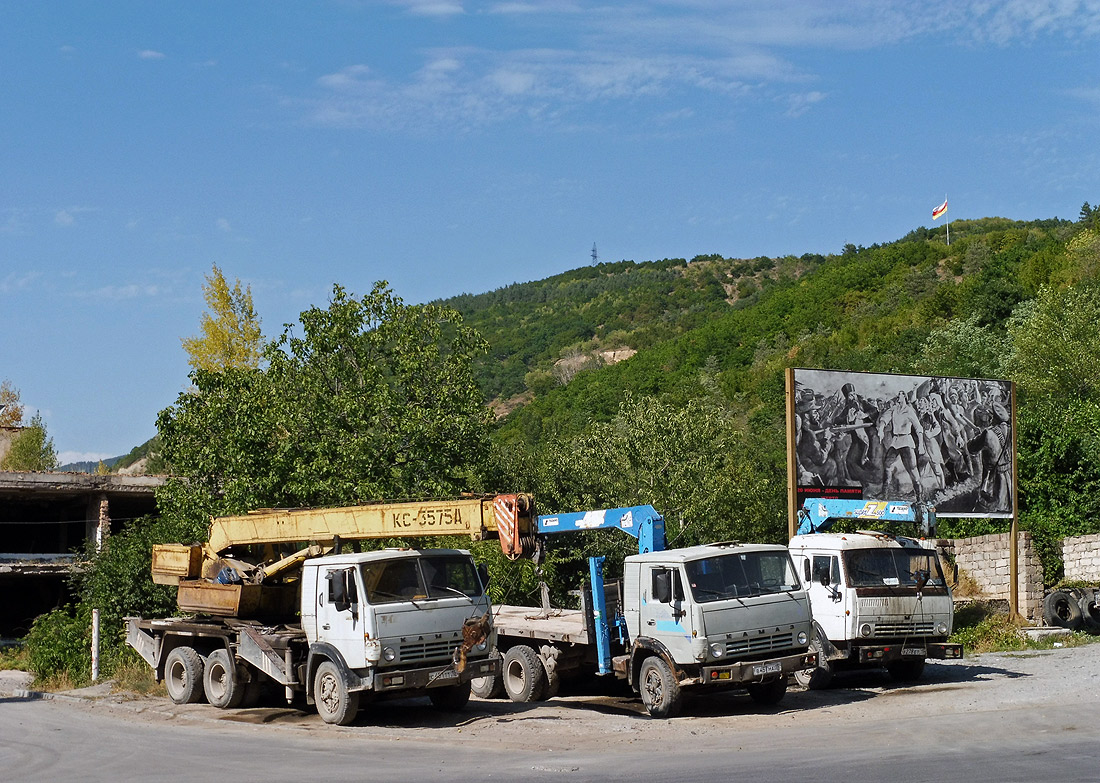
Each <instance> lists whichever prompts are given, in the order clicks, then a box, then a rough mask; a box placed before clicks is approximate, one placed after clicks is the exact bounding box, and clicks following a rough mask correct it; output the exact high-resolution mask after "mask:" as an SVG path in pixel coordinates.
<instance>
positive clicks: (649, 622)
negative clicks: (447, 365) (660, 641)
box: [645, 620, 657, 625]
mask: <svg viewBox="0 0 1100 783" xmlns="http://www.w3.org/2000/svg"><path fill="white" fill-rule="evenodd" d="M645 624H646V625H656V624H657V621H656V620H646V621H645Z"/></svg>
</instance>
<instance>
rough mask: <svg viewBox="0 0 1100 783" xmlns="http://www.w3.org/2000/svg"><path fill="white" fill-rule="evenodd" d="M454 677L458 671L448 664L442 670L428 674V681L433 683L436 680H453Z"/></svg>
mask: <svg viewBox="0 0 1100 783" xmlns="http://www.w3.org/2000/svg"><path fill="white" fill-rule="evenodd" d="M456 677H458V672H456V671H455V670H454V667H453V666H450V667H448V668H446V669H444V670H443V671H439V672H432V673H431V674H430V675H428V682H429V683H433V682H436V681H437V680H453V679H455V678H456Z"/></svg>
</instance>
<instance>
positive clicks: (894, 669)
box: [886, 658, 924, 682]
mask: <svg viewBox="0 0 1100 783" xmlns="http://www.w3.org/2000/svg"><path fill="white" fill-rule="evenodd" d="M886 671H888V672H889V673H890V676H891V677H892V678H893V679H895V680H897V681H898V682H915V681H916V680H919V679H920V678H921V675H922V674H924V659H923V658H902V659H901V660H897V661H890V662H889V663H888V664H886Z"/></svg>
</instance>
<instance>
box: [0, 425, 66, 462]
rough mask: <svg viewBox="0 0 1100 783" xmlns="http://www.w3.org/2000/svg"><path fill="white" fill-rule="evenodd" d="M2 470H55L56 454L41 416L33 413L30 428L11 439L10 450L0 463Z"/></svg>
mask: <svg viewBox="0 0 1100 783" xmlns="http://www.w3.org/2000/svg"><path fill="white" fill-rule="evenodd" d="M0 468H2V469H3V470H38V471H45V470H56V469H57V452H56V451H55V450H54V446H53V438H51V437H50V436H49V435H48V434H47V433H46V424H45V423H44V422H43V421H42V414H40V413H35V414H34V418H32V419H31V423H30V426H28V427H25V428H24V429H23V430H22V431H21V432H20V433H19V434H18V435H16V436H15V437H14V438H12V441H11V449H10V450H9V451H8V453H7V455H6V456H5V457H4V461H3V462H2V463H0Z"/></svg>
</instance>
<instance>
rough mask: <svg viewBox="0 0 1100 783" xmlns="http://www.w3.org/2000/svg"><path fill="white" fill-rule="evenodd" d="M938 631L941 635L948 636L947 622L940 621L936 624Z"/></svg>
mask: <svg viewBox="0 0 1100 783" xmlns="http://www.w3.org/2000/svg"><path fill="white" fill-rule="evenodd" d="M936 633H938V634H939V635H940V636H947V623H940V624H939V625H937V626H936Z"/></svg>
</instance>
